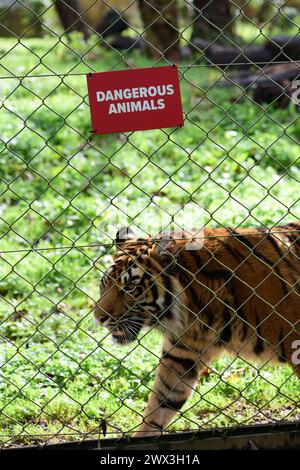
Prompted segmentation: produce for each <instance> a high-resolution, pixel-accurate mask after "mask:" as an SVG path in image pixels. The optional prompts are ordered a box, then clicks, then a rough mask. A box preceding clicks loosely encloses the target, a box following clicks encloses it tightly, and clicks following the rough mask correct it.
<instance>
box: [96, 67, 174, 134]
mask: <svg viewBox="0 0 300 470" xmlns="http://www.w3.org/2000/svg"><path fill="white" fill-rule="evenodd" d="M87 84H88V92H89V100H90V109H91V117H92V132H93V134H110V133H112V132H129V131H141V130H145V129H160V128H163V127H178V126H181V127H182V126H183V115H182V106H181V97H180V87H179V79H178V69H177V67H176V66H175V65H173V66H172V65H171V66H168V67H152V68H143V69H132V70H120V71H114V72H102V73H89V74H87Z"/></svg>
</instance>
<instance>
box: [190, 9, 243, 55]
mask: <svg viewBox="0 0 300 470" xmlns="http://www.w3.org/2000/svg"><path fill="white" fill-rule="evenodd" d="M194 11H195V16H194V20H193V32H192V37H191V41H192V42H193V40H194V39H195V38H200V39H205V40H208V41H216V42H217V43H219V44H226V45H228V46H229V45H232V43H231V42H230V41H228V39H232V38H233V37H234V33H233V25H232V16H231V11H230V2H229V1H228V0H194Z"/></svg>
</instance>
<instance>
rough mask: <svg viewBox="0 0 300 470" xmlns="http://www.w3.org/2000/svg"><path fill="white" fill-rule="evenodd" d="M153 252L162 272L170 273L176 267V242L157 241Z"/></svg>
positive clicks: (168, 240)
mask: <svg viewBox="0 0 300 470" xmlns="http://www.w3.org/2000/svg"><path fill="white" fill-rule="evenodd" d="M154 252H155V255H156V257H157V260H158V262H159V264H160V265H161V266H162V267H163V268H164V270H166V271H167V272H172V271H173V269H174V268H175V265H176V255H177V252H178V246H177V244H176V241H175V240H172V239H171V240H170V239H162V240H159V241H158V242H157V244H156V247H155V250H154Z"/></svg>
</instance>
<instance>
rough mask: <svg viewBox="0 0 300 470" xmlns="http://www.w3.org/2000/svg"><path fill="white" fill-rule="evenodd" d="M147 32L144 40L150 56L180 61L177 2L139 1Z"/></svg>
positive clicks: (166, 0) (168, 0)
mask: <svg viewBox="0 0 300 470" xmlns="http://www.w3.org/2000/svg"><path fill="white" fill-rule="evenodd" d="M138 6H139V9H140V13H141V17H142V20H143V25H144V29H145V32H144V33H143V38H144V40H145V43H146V50H147V53H148V55H149V56H150V57H151V58H153V59H158V58H161V57H166V58H167V59H169V60H170V61H171V62H178V60H179V29H178V13H177V5H176V1H174V0H173V1H172V0H147V1H145V0H138Z"/></svg>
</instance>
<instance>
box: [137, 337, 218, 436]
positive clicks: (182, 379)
mask: <svg viewBox="0 0 300 470" xmlns="http://www.w3.org/2000/svg"><path fill="white" fill-rule="evenodd" d="M168 343H169V340H165V342H164V348H163V355H162V358H161V360H160V363H159V366H158V368H157V371H156V375H155V380H154V387H153V390H152V392H151V394H150V397H149V401H148V405H147V408H146V411H145V415H144V419H143V423H142V425H141V426H140V428H139V430H138V431H137V432H136V433H135V437H144V436H153V435H160V434H161V433H162V431H163V429H164V428H165V427H166V426H167V425H168V423H169V422H170V421H171V419H172V418H173V417H174V416H175V415H176V413H177V412H178V411H179V410H180V408H181V407H182V406H183V405H184V403H185V402H186V400H187V399H188V398H189V397H190V395H192V393H193V391H194V389H195V386H196V385H197V383H198V379H199V375H200V373H201V370H203V369H204V368H205V365H206V364H207V361H209V360H210V357H211V355H208V354H207V353H206V354H205V355H203V357H202V355H201V354H199V353H198V354H196V353H192V352H190V351H189V350H184V349H182V348H180V347H177V346H175V347H174V346H173V347H172V348H171V349H170V348H168ZM200 357H201V360H200Z"/></svg>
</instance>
